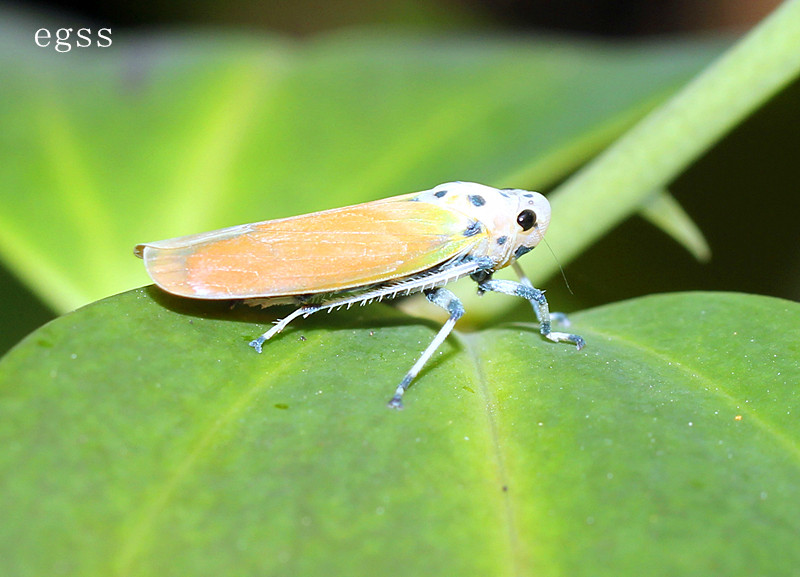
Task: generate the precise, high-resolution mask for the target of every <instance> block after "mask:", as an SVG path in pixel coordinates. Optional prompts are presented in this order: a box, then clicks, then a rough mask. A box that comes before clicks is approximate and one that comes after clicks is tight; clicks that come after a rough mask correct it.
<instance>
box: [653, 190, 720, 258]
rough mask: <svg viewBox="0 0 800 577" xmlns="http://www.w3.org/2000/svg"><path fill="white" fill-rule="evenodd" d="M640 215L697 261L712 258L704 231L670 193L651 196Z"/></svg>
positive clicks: (662, 192)
mask: <svg viewBox="0 0 800 577" xmlns="http://www.w3.org/2000/svg"><path fill="white" fill-rule="evenodd" d="M639 214H641V216H642V217H643V218H645V219H647V220H648V221H650V222H651V223H652V224H653V225H655V226H657V227H658V228H660V229H661V230H663V231H664V232H666V233H667V234H668V235H670V236H671V237H672V238H674V239H675V240H676V241H677V242H678V243H680V244H681V245H682V246H683V247H684V248H685V249H686V250H688V251H689V252H690V253H691V254H692V256H694V258H696V259H697V260H699V261H702V262H705V261H708V259H710V258H711V248H710V247H709V246H708V242H707V241H706V239H705V237H704V236H703V231H701V230H700V228H699V227H698V226H697V225H696V224H695V223H694V221H693V220H692V218H691V217H690V216H689V215H688V214H686V211H685V210H683V208H682V207H681V205H680V204H678V201H677V200H675V198H674V197H673V196H672V195H671V194H670V193H669V192H668V191H666V190H659V191H657V192H655V193H653V194H652V195H650V197H649V198H647V199H645V201H644V203H643V204H642V206H641V207H640V208H639Z"/></svg>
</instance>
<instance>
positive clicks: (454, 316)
mask: <svg viewBox="0 0 800 577" xmlns="http://www.w3.org/2000/svg"><path fill="white" fill-rule="evenodd" d="M425 296H426V297H427V298H428V300H429V301H430V302H432V303H433V304H435V305H438V306H440V307H442V308H443V309H444V310H446V311H447V312H448V313H450V318H448V319H447V321H445V323H444V325H443V326H442V328H441V329H439V332H438V333H436V336H435V337H434V338H433V340H432V341H431V344H429V345H428V348H426V349H425V350H424V351H423V353H422V355H421V356H420V357H419V359H417V362H416V363H414V366H413V367H411V370H409V371H408V372H407V373H406V376H405V377H403V380H402V381H401V382H400V384H399V385H398V386H397V390H396V391H395V393H394V396H393V397H392V398H391V399H390V400H389V407H390V408H392V409H402V408H403V400H402V399H403V393H405V392H406V389H407V388H408V386H409V385H410V384H411V381H413V380H414V378H416V376H417V375H418V374H419V372H420V371H421V370H422V367H424V366H425V363H427V362H428V360H429V359H430V358H431V356H433V353H435V352H436V349H438V348H439V346H440V345H441V344H442V343H443V342H444V340H445V339H446V338H447V335H449V334H450V331H452V330H453V326H454V325H455V324H456V321H457V320H458V319H460V318H461V316H462V315H463V314H464V305H462V304H461V301H460V300H458V297H457V296H456V295H454V294H453V293H451V292H450V291H449V290H447V289H445V288H437V289H430V290H427V291H425Z"/></svg>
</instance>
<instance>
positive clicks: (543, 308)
mask: <svg viewBox="0 0 800 577" xmlns="http://www.w3.org/2000/svg"><path fill="white" fill-rule="evenodd" d="M478 288H479V289H480V290H482V291H493V292H497V293H503V294H506V295H512V296H517V297H522V298H524V299H526V300H528V301H530V303H531V304H532V305H533V306H534V310H535V311H536V318H537V319H538V320H539V332H540V333H541V334H542V336H543V337H545V338H547V339H550V340H551V341H553V342H556V343H559V342H567V343H572V344H574V345H575V346H576V347H578V350H581V349H582V348H583V346H584V345H585V344H586V341H584V340H583V337H580V336H578V335H574V334H572V333H561V332H556V331H552V330H551V329H550V305H548V304H547V299H546V298H545V296H544V291H541V290H539V289H537V288H534V287H532V286H528V285H527V284H524V283H521V282H516V281H513V280H494V279H488V280H485V281H482V282H479V283H478Z"/></svg>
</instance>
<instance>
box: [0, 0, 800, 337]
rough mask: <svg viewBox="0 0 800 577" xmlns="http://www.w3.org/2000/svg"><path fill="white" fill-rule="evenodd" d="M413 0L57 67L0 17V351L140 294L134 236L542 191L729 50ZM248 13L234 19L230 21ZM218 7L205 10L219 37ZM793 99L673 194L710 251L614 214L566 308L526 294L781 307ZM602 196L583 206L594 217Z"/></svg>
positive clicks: (32, 23) (29, 27) (53, 23)
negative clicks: (575, 35)
mask: <svg viewBox="0 0 800 577" xmlns="http://www.w3.org/2000/svg"><path fill="white" fill-rule="evenodd" d="M303 6H306V5H303ZM420 6H421V5H418V4H414V3H408V4H407V5H406V6H405V8H404V9H398V10H396V11H394V12H392V11H390V12H391V13H392V14H394V18H395V19H396V20H395V21H396V22H398V23H402V24H405V25H408V24H409V23H411V24H414V25H415V27H416V30H417V32H414V33H411V32H409V31H408V29H407V28H406V29H405V30H398V29H389V28H387V27H386V24H385V20H384V22H383V23H382V24H383V28H380V27H375V26H372V27H367V28H363V27H362V28H341V27H339V25H338V24H337V22H339V20H338V19H339V18H342V19H345V16H344V14H345V13H346V12H347V11H346V10H345V11H344V12H337V14H338V15H337V16H336V18H333V19H330V18H329V19H328V20H327V21H326V22H327V26H326V25H325V24H324V23H323V22H322V21H320V22H319V23H318V25H317V26H318V29H320V28H321V29H326V28H327V30H325V32H324V33H322V34H317V35H310V36H307V37H305V38H303V39H296V38H291V37H289V36H286V35H281V34H276V33H275V32H272V31H270V32H266V33H264V32H262V33H255V32H253V31H248V32H245V33H240V32H234V31H233V30H230V31H228V32H222V31H217V32H213V33H209V32H207V31H206V32H201V31H199V30H195V31H190V30H187V31H185V32H180V33H176V32H159V33H154V32H152V31H147V32H126V31H124V30H123V31H121V32H115V33H114V36H113V38H114V44H113V48H110V49H99V48H93V49H90V51H87V49H80V48H77V47H76V48H73V49H72V50H70V51H69V52H66V53H57V52H56V51H55V50H54V49H53V48H52V47H51V48H48V49H43V48H40V47H37V46H35V44H34V43H33V42H32V34H33V32H34V31H35V30H36V29H38V28H39V27H41V26H46V27H48V28H50V29H53V30H54V29H55V28H56V27H58V26H60V25H62V24H65V23H68V22H69V21H70V17H69V15H66V16H65V15H35V14H31V13H23V14H18V13H15V12H8V13H7V17H5V18H3V22H2V24H0V26H2V30H3V34H2V37H1V38H0V42H2V45H0V47H1V48H2V50H1V51H0V54H2V60H0V66H2V68H3V76H4V78H5V81H4V88H3V92H2V100H0V118H2V122H3V132H2V134H0V149H2V150H3V151H4V157H5V158H6V159H7V162H5V163H3V166H2V168H1V169H0V187H2V198H1V199H0V200H2V202H0V257H2V258H3V261H4V263H5V266H4V269H3V271H2V277H1V280H2V291H3V298H4V302H5V303H7V306H6V307H4V309H5V311H6V315H4V318H3V325H4V326H7V330H4V331H3V337H2V339H3V340H2V342H1V343H0V346H1V347H2V348H8V347H9V346H11V345H13V344H14V343H15V342H16V341H17V340H18V339H19V338H20V337H21V336H22V335H23V334H25V333H26V332H28V331H29V330H30V329H32V328H33V327H35V326H37V325H38V324H40V323H41V322H43V321H44V320H46V319H48V318H50V317H51V316H52V314H53V312H63V311H66V310H70V309H72V308H75V307H76V306H80V305H82V304H85V303H87V302H90V301H92V300H95V299H97V298H101V297H103V296H106V295H109V294H113V293H115V292H119V291H122V290H125V289H128V288H131V287H134V286H138V285H141V284H145V283H147V282H148V280H147V277H146V276H145V275H144V273H143V271H142V268H141V266H140V264H141V263H139V262H137V261H136V260H134V259H133V258H132V257H129V254H130V247H131V246H132V245H133V244H135V243H136V242H142V241H146V240H155V239H160V238H166V237H172V236H177V235H180V234H185V233H190V232H197V231H200V230H208V229H211V228H215V227H220V226H227V225H231V224H238V223H242V222H248V221H255V220H263V219H268V218H276V217H281V216H288V215H291V214H297V213H302V212H307V211H309V210H312V209H322V208H328V207H331V206H337V205H342V204H347V203H351V202H357V201H363V200H369V199H374V198H380V197H384V196H388V195H392V194H398V193H402V192H406V191H411V190H419V189H425V188H429V187H431V186H433V185H435V184H437V183H439V182H443V181H447V180H455V179H458V180H477V181H480V182H484V183H488V184H493V185H497V186H519V187H526V188H531V189H538V190H542V191H545V192H546V191H547V190H549V189H551V188H552V187H553V186H554V185H555V184H556V183H557V182H558V181H560V180H562V179H564V178H565V177H566V176H567V175H568V174H569V173H570V172H571V171H572V170H574V169H576V168H577V167H578V166H579V165H580V164H581V163H582V162H584V161H585V160H586V159H588V158H590V157H591V156H592V155H594V154H596V153H597V152H598V151H599V150H601V149H602V147H604V146H605V145H606V144H607V143H609V142H610V141H611V140H612V139H613V138H614V137H615V136H616V135H618V134H620V133H621V132H622V131H623V130H624V129H625V128H626V127H628V126H630V125H631V123H633V122H634V121H635V120H636V119H637V118H639V117H641V116H642V115H643V114H645V113H646V112H647V111H648V110H650V109H652V108H653V107H654V106H656V105H657V104H658V102H659V101H662V100H663V99H665V98H667V97H668V96H669V95H670V94H671V93H672V92H674V91H675V90H677V89H678V88H679V87H680V86H681V85H682V83H684V82H685V81H686V80H688V79H689V78H690V77H691V76H692V75H693V74H695V73H696V72H697V71H699V70H700V69H701V68H702V67H703V66H704V65H706V64H707V63H708V62H710V61H711V59H713V58H714V57H715V56H716V55H717V54H719V53H720V51H721V50H722V49H723V48H724V47H725V46H726V45H729V44H730V42H731V40H732V37H730V36H729V37H728V38H722V39H719V38H717V39H714V38H708V37H706V38H705V39H692V40H687V39H680V40H676V39H664V38H659V39H655V40H646V41H637V42H636V43H631V42H624V43H620V42H617V43H611V42H608V41H600V40H597V39H595V40H591V41H589V40H578V39H572V40H568V39H566V38H556V37H552V36H546V35H542V34H540V33H531V32H526V33H522V32H520V31H519V30H517V31H515V32H514V33H513V34H511V35H508V34H506V35H505V36H502V35H501V34H500V32H499V26H498V25H497V21H496V20H494V21H492V20H489V21H490V22H494V25H493V26H492V32H491V33H490V34H487V32H486V20H488V18H487V13H489V12H490V11H488V10H486V9H484V10H482V11H481V10H477V11H476V10H475V9H474V7H472V8H471V7H470V6H465V7H464V6H462V7H461V9H459V10H450V9H449V7H448V6H445V8H443V9H439V10H434V9H430V8H425V9H421V8H420ZM172 10H173V11H176V12H175V13H177V11H178V7H177V5H176V6H174V7H173V8H172ZM253 10H256V9H255V8H254V7H253V6H252V5H249V4H243V5H242V11H241V13H240V14H239V17H240V18H242V17H243V16H242V14H251V12H249V11H253ZM298 10H300V6H299V5H298ZM323 12H324V11H323ZM354 12H357V11H354ZM175 13H172V12H169V13H168V17H167V20H169V14H172V17H173V18H176V16H175V15H174V14H175ZM236 13H237V12H236V10H232V11H228V12H227V14H228V17H229V18H233V20H232V21H234V22H236V18H235V17H233V16H232V15H235V14H236ZM265 13H268V14H269V15H270V16H271V17H272V18H275V19H277V20H280V19H281V18H283V17H282V16H281V14H282V12H281V11H280V10H277V9H275V10H273V11H269V10H267V9H265ZM368 13H369V11H367V14H368ZM384 16H385V14H381V15H378V14H376V15H375V17H376V19H377V20H381V18H383V17H384ZM362 17H363V14H362ZM481 18H484V23H483V26H484V27H483V28H481ZM65 21H66V22H65ZM223 21H225V18H223ZM353 22H357V23H359V24H365V23H364V22H362V21H361V19H356V20H354V21H353ZM423 22H424V25H423ZM344 23H345V22H342V24H344ZM77 25H78V24H74V23H73V24H72V26H77ZM86 25H87V26H93V27H94V29H95V30H97V29H98V28H99V25H98V24H96V23H91V22H90V23H87V24H86ZM307 25H309V26H310V24H307ZM286 27H287V28H288V29H290V30H293V31H295V32H296V31H297V30H295V29H293V28H292V26H291V25H289V24H286ZM331 29H333V30H331ZM431 29H438V30H442V31H443V32H441V33H439V34H431V32H430V30H431ZM302 31H303V32H304V33H309V32H312V31H313V30H306V29H303V30H302ZM478 31H480V33H478ZM74 40H75V38H74V37H73V41H74ZM797 100H798V88H797V85H796V84H795V85H793V86H791V87H789V88H788V89H786V90H784V91H783V92H782V93H781V94H780V95H779V96H778V97H777V98H775V99H773V100H772V101H770V103H769V104H768V105H767V106H766V107H765V108H763V109H762V110H760V111H759V112H758V113H757V114H756V115H754V116H753V117H752V118H750V119H749V120H748V121H747V122H746V123H745V124H744V125H742V126H740V127H739V128H738V129H737V130H736V131H734V132H733V133H732V134H730V135H728V136H727V137H726V139H725V140H724V141H723V142H722V143H721V144H719V145H717V146H716V147H715V148H714V149H713V150H712V151H711V152H709V153H707V154H706V155H705V156H704V157H703V158H701V159H700V160H699V161H698V162H696V163H694V164H693V165H692V166H691V168H689V170H688V171H686V172H684V173H683V174H682V175H681V177H680V178H679V179H678V180H677V181H676V182H674V183H673V185H672V186H671V192H672V194H674V196H675V197H676V198H677V199H678V201H679V203H680V205H682V206H684V208H685V211H686V213H687V214H688V218H689V219H693V220H694V221H695V222H696V223H697V224H698V226H699V229H700V230H701V231H703V232H704V234H705V235H706V237H707V238H708V242H709V244H710V247H711V251H712V253H713V255H714V256H713V259H712V260H711V263H710V264H707V265H702V264H699V263H696V262H695V261H693V259H692V258H690V257H689V255H687V254H686V253H685V252H684V251H682V250H681V249H680V248H679V247H678V246H677V245H675V244H674V243H672V242H671V241H669V240H667V239H666V237H665V236H664V235H663V233H661V232H659V231H657V230H655V229H652V228H651V227H649V226H648V225H643V224H642V222H641V221H639V220H636V219H634V220H631V221H628V222H626V223H624V224H623V225H621V227H620V228H617V229H616V230H614V231H613V232H612V233H611V234H607V233H608V232H610V231H611V229H612V228H613V227H616V223H611V224H609V225H607V226H605V228H604V230H603V232H604V234H607V236H605V237H604V238H599V239H597V240H596V241H593V242H592V243H591V245H590V246H589V247H588V250H586V249H587V247H586V246H584V247H583V248H582V249H581V251H582V255H581V256H580V258H578V260H577V261H575V262H570V263H569V266H568V267H567V273H568V278H569V280H570V282H571V285H572V287H573V289H574V292H575V295H574V296H573V295H569V294H568V293H567V291H566V290H565V288H564V284H563V282H562V281H560V280H552V279H551V280H550V281H549V282H546V281H547V279H548V278H549V277H550V276H551V274H552V272H553V271H554V270H555V265H554V262H555V261H553V260H552V259H551V258H550V257H549V256H548V255H543V254H539V255H537V257H536V258H538V263H536V265H535V266H538V267H539V268H536V269H535V271H536V273H537V274H535V275H534V276H535V278H534V280H535V282H536V283H537V284H540V285H541V284H542V283H545V282H546V286H547V287H548V288H549V289H550V290H551V295H552V299H553V300H555V301H556V302H558V308H561V309H566V310H574V309H579V308H585V307H588V306H592V305H595V304H600V303H603V302H609V301H614V300H619V299H622V298H625V297H629V296H635V295H640V294H647V293H650V292H655V291H664V290H675V289H680V288H708V289H735V290H743V291H747V292H758V293H763V294H771V295H776V296H783V297H787V298H797V297H798V295H799V294H800V293H799V292H798V291H800V289H798V284H799V283H798V279H797V275H796V272H795V271H796V270H797V268H798V267H797V264H798V263H797V260H798V254H797V252H798V251H797V250H792V249H793V248H795V249H796V246H797V242H796V241H797V233H796V228H795V227H793V226H791V219H792V216H793V215H792V213H791V211H786V210H784V209H783V207H785V206H786V205H787V203H791V202H792V200H791V199H792V198H793V196H794V188H793V187H792V186H791V185H790V184H788V183H790V180H789V179H788V178H787V177H786V173H787V171H792V170H793V165H792V162H791V156H792V151H793V150H795V149H796V145H797V140H798V135H797V131H795V130H792V129H791V127H792V122H791V119H797V116H798V112H797V110H798V107H797V106H796V104H797ZM787 119H788V120H789V121H787ZM745 160H746V161H745ZM616 192H617V191H614V190H608V191H606V192H605V195H606V198H607V199H608V202H609V204H610V205H611V206H613V205H614V203H615V201H614V198H615V193H616ZM671 204H672V205H675V203H674V202H671ZM556 206H557V205H556ZM661 206H662V208H661V209H660V210H661V211H662V213H663V208H664V206H663V205H661ZM675 206H677V205H675ZM595 208H597V207H595ZM595 208H593V209H592V210H595ZM608 212H610V211H608ZM656 212H658V211H656ZM587 213H591V211H588V210H587ZM595 214H597V213H595ZM670 214H671V213H670ZM570 215H571V213H570V211H568V210H565V211H563V212H561V213H558V212H557V213H556V214H555V216H554V225H553V227H551V232H550V235H549V237H550V238H551V239H552V245H553V250H554V252H555V253H556V257H559V256H560V257H561V260H562V261H564V263H565V264H566V263H567V262H569V261H570V260H572V259H573V258H575V257H576V256H578V254H572V252H573V251H572V249H569V250H568V249H562V246H561V245H562V242H561V240H560V239H561V238H567V237H570V239H572V237H574V238H578V237H579V236H580V234H581V231H582V227H580V226H576V225H575V224H574V223H575V222H576V221H575V220H571V219H572V217H571V216H570ZM744 215H747V222H746V223H743V222H742V219H743V216H744ZM686 222H687V223H688V222H691V220H687V221H686ZM575 230H577V231H578V232H573V231H575ZM560 235H563V236H560ZM566 242H567V241H564V243H566ZM656 254H657V255H658V256H659V258H653V255H656ZM530 259H531V257H528V259H526V260H530ZM545 260H547V264H542V263H543V262H544V261H545Z"/></svg>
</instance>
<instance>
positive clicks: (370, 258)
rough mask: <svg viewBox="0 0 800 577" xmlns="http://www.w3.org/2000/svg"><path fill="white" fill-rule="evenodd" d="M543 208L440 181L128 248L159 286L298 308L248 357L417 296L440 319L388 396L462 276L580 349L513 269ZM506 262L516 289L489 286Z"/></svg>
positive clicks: (396, 401) (456, 304)
mask: <svg viewBox="0 0 800 577" xmlns="http://www.w3.org/2000/svg"><path fill="white" fill-rule="evenodd" d="M549 224H550V204H549V203H548V201H547V199H546V198H545V197H544V196H542V195H541V194H539V193H538V192H529V191H526V190H518V189H497V188H492V187H489V186H484V185H481V184H476V183H472V182H449V183H446V184H441V185H439V186H437V187H435V188H432V189H431V190H426V191H423V192H415V193H411V194H404V195H401V196H394V197H391V198H387V199H384V200H377V201H374V202H367V203H364V204H357V205H354V206H347V207H344V208H336V209H332V210H325V211H322V212H315V213H311V214H305V215H301V216H295V217H291V218H284V219H279V220H269V221H264V222H257V223H253V224H243V225H240V226H234V227H230V228H224V229H220V230H215V231H212V232H205V233H200V234H194V235H189V236H184V237H179V238H173V239H169V240H162V241H158V242H151V243H145V244H140V245H138V246H137V247H136V248H135V250H134V253H135V254H136V255H137V256H139V257H141V258H143V259H144V264H145V267H146V269H147V272H148V274H149V275H150V277H151V278H152V279H153V281H154V282H155V283H156V285H158V286H159V287H160V288H161V289H163V290H165V291H167V292H169V293H172V294H175V295H179V296H182V297H189V298H195V299H244V301H245V302H246V303H247V304H250V305H256V306H258V305H260V306H262V307H266V306H271V305H277V304H295V305H298V308H297V309H296V310H295V311H294V312H293V313H291V314H290V315H288V316H287V317H285V318H284V319H282V320H280V321H278V322H276V323H275V325H274V326H273V327H272V328H270V329H269V330H268V331H267V332H265V333H264V334H263V335H261V336H260V337H258V338H256V339H255V340H253V341H252V342H250V346H252V347H253V348H254V349H255V350H256V351H257V352H259V353H260V352H261V347H262V345H263V344H264V342H265V341H267V340H269V339H271V338H272V337H274V336H275V335H277V334H278V333H279V332H281V331H282V330H283V329H284V328H286V326H287V325H288V324H289V323H290V322H292V321H293V320H294V319H296V318H297V317H304V318H305V317H308V316H309V315H312V314H314V313H316V312H319V311H322V310H328V311H330V310H332V309H337V308H340V307H348V308H349V307H350V306H352V305H353V304H357V303H358V304H362V305H364V304H367V303H370V302H373V301H380V300H382V299H390V298H394V297H398V296H405V295H409V294H412V293H416V292H422V293H424V294H425V296H426V297H427V299H428V300H429V301H430V302H431V303H433V304H434V305H437V306H439V307H441V308H443V309H444V310H446V311H447V312H448V314H449V318H448V319H447V321H446V322H445V323H444V325H443V326H442V328H441V329H440V330H439V332H438V333H437V334H436V336H435V337H434V338H433V340H432V341H431V343H430V344H429V345H428V347H427V348H426V349H425V350H424V351H423V352H422V355H421V356H420V357H419V359H418V360H417V362H416V363H414V365H413V366H412V367H411V369H409V371H408V372H407V373H406V375H405V377H403V379H402V381H401V382H400V384H399V385H398V386H397V388H396V390H395V393H394V395H393V396H392V398H391V399H390V400H389V407H392V408H395V409H400V408H402V407H403V401H402V398H403V394H404V393H405V391H406V389H408V387H409V385H410V384H411V382H412V381H413V380H414V378H415V377H416V376H417V375H418V374H419V372H420V371H421V370H422V368H423V366H424V365H425V363H426V362H427V361H428V360H429V359H430V358H431V356H432V355H433V354H434V352H435V351H436V349H437V348H439V346H440V345H441V344H442V342H443V341H444V340H445V338H446V337H447V335H448V334H449V333H450V332H451V331H452V329H453V326H454V325H455V323H456V321H458V319H459V318H460V317H461V316H462V315H463V314H464V306H463V305H462V304H461V301H460V300H459V299H458V298H457V297H456V296H455V295H454V294H453V293H452V292H450V291H449V290H447V289H446V288H444V286H445V285H446V284H447V283H449V282H452V281H455V280H457V279H460V278H462V277H466V276H469V277H471V278H472V279H473V280H474V281H475V282H476V283H477V285H478V293H479V294H483V293H484V292H487V291H493V292H498V293H504V294H508V295H513V296H517V297H521V298H524V299H527V300H528V301H529V302H530V303H531V305H533V310H534V312H535V314H536V317H537V320H538V321H539V331H540V333H541V334H542V336H544V337H545V338H547V339H549V340H551V341H554V342H568V343H572V344H574V345H576V346H577V347H578V349H581V348H582V347H583V346H584V344H585V342H584V340H583V338H581V337H579V336H578V335H574V334H570V333H563V332H555V331H553V330H551V318H550V311H549V305H548V303H547V299H546V298H545V296H544V291H541V290H539V289H536V288H534V287H533V285H532V284H531V282H530V281H529V280H528V278H527V277H526V276H525V274H524V272H523V271H522V269H521V268H520V266H519V264H518V263H517V262H516V261H517V259H518V258H520V257H521V256H522V255H524V254H526V253H528V252H529V251H530V250H531V249H533V248H534V247H535V246H536V245H537V244H539V242H540V241H541V240H542V238H543V236H544V233H545V231H546V230H547V227H548V225H549ZM509 265H510V266H512V267H513V268H514V270H515V271H516V273H517V275H518V276H519V279H520V280H519V282H516V281H511V280H498V279H493V278H492V274H493V273H494V272H495V271H496V270H498V269H501V268H503V267H506V266H509Z"/></svg>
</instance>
